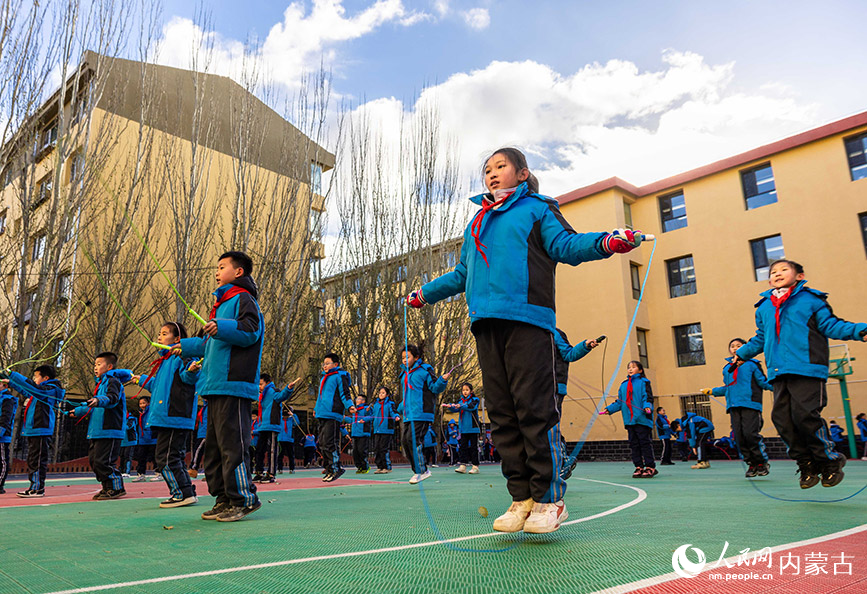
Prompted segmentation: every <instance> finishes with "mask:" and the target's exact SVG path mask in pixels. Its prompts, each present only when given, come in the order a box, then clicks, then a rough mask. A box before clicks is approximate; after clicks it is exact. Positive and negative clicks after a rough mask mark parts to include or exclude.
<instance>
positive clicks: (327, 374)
mask: <svg viewBox="0 0 867 594" xmlns="http://www.w3.org/2000/svg"><path fill="white" fill-rule="evenodd" d="M335 373H337V370H334V371H329V372H328V373H326V374H325V375H323V376H322V381H321V382H319V393H320V394H322V388H324V387H325V380H327V379H328V378H329V377H331V376H332V375H334V374H335Z"/></svg>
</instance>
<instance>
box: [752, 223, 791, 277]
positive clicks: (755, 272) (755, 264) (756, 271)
mask: <svg viewBox="0 0 867 594" xmlns="http://www.w3.org/2000/svg"><path fill="white" fill-rule="evenodd" d="M775 237H779V238H780V247H781V248H782V250H783V253H782V255H780V257H779V258H769V257H768V248H767V244H766V243H765V242H767V240H769V239H773V238H775ZM759 242H762V245H763V247H764V259H765V260H766V262H767V264H766V265H764V266H758V262H756V250H755V249H754V247H753V246H755V245H756V244H758V243H759ZM785 257H786V244H785V243H784V242H783V234H782V233H776V234H774V235H766V236H765V237H757V238H756V239H751V240H750V258H751V259H752V261H753V276H754V277H755V279H756V282H759V281H766V280H768V273H769V272H770V266H771V262H774V261H775V260H779V259H781V258H785ZM760 270H763V271H764V272H763V273H760V272H759V271H760ZM762 274H764V276H762Z"/></svg>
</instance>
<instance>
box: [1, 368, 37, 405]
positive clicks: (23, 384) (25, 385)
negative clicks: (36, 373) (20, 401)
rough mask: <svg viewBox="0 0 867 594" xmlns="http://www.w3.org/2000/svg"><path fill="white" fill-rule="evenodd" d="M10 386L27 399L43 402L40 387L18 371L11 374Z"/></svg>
mask: <svg viewBox="0 0 867 594" xmlns="http://www.w3.org/2000/svg"><path fill="white" fill-rule="evenodd" d="M9 385H10V386H11V387H12V388H14V389H15V391H16V392H18V393H19V394H22V395H24V396H25V397H28V398H36V399H38V400H41V397H42V390H40V389H39V386H37V385H36V384H35V383H33V380H31V379H29V378H26V377H24V376H23V375H21V374H20V373H18V372H17V371H13V372H11V373H10V374H9Z"/></svg>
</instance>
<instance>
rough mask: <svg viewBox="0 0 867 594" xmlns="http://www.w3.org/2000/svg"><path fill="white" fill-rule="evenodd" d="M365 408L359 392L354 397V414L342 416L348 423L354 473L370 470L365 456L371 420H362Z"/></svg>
mask: <svg viewBox="0 0 867 594" xmlns="http://www.w3.org/2000/svg"><path fill="white" fill-rule="evenodd" d="M366 408H367V399H366V398H365V397H364V396H362V395H361V394H359V395H358V396H356V397H355V414H354V415H352V416H348V417H344V418H343V421H344V422H345V423H348V424H349V435H350V437H352V461H353V462H354V463H355V474H367V473H368V472H370V464H368V462H367V456H368V446H369V443H368V442H369V441H370V432H371V430H372V429H373V422H372V421H365V420H364V419H365V417H366V410H365V409H366Z"/></svg>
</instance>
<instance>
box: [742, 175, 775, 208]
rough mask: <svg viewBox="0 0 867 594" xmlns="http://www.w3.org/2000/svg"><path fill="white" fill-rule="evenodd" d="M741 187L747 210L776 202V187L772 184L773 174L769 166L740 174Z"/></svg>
mask: <svg viewBox="0 0 867 594" xmlns="http://www.w3.org/2000/svg"><path fill="white" fill-rule="evenodd" d="M741 186H742V187H743V189H744V200H746V202H747V210H751V209H753V208H758V207H760V206H765V205H767V204H773V203H774V202H776V201H777V185H776V183H774V172H773V170H772V169H771V165H770V164H767V165H762V166H761V167H756V168H755V169H750V170H749V171H743V172H741Z"/></svg>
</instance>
